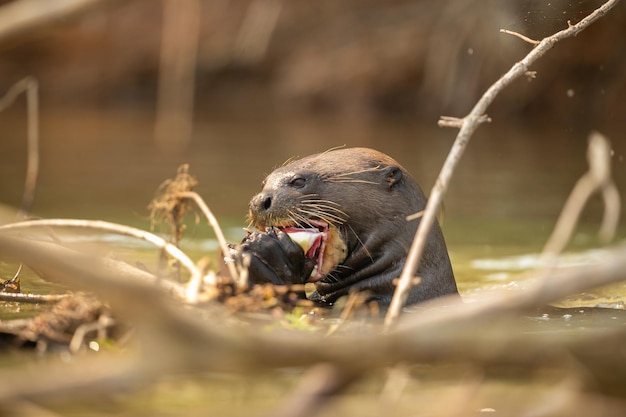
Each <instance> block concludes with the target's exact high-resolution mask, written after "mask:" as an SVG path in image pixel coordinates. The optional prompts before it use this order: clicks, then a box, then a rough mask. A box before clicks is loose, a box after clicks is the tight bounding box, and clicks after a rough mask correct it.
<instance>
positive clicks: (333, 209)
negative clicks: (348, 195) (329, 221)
mask: <svg viewBox="0 0 626 417" xmlns="http://www.w3.org/2000/svg"><path fill="white" fill-rule="evenodd" d="M302 205H303V206H305V207H316V208H319V209H322V210H328V212H330V213H337V214H338V215H339V214H340V215H342V216H344V217H345V218H346V219H347V218H348V217H350V216H348V214H347V213H346V212H344V211H343V210H341V209H340V208H338V207H333V206H329V205H328V204H324V203H305V202H303V204H302Z"/></svg>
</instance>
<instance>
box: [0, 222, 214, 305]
mask: <svg viewBox="0 0 626 417" xmlns="http://www.w3.org/2000/svg"><path fill="white" fill-rule="evenodd" d="M38 227H78V228H85V229H95V230H105V231H108V232H112V233H117V234H121V235H126V236H131V237H135V238H138V239H142V240H145V241H147V242H150V243H152V244H153V245H155V246H156V247H158V248H160V249H162V250H164V251H165V252H167V253H168V254H169V255H170V256H172V257H173V258H174V259H176V260H178V261H179V262H180V263H181V264H182V265H183V266H184V267H185V268H187V270H188V271H189V273H190V274H191V279H190V282H196V281H202V272H201V271H200V270H199V269H198V268H197V267H196V265H195V264H194V263H193V261H192V260H191V259H189V257H188V256H187V255H186V254H185V253H184V252H182V251H181V250H180V249H178V248H177V247H176V246H174V245H172V244H170V243H167V242H166V241H165V240H164V239H162V238H161V237H159V236H157V235H155V234H152V233H150V232H146V231H144V230H141V229H136V228H134V227H130V226H124V225H121V224H115V223H109V222H105V221H101V220H80V219H44V220H29V221H24V222H19V223H11V224H6V225H3V226H0V231H17V230H27V229H32V228H38ZM177 292H178V293H179V294H178V295H182V294H181V293H180V291H177ZM184 298H186V299H187V301H195V298H191V299H190V298H188V297H187V296H185V297H184Z"/></svg>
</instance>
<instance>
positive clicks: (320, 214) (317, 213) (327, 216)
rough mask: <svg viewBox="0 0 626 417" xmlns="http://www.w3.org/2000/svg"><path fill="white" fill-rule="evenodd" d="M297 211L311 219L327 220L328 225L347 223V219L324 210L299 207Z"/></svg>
mask: <svg viewBox="0 0 626 417" xmlns="http://www.w3.org/2000/svg"><path fill="white" fill-rule="evenodd" d="M297 210H298V211H299V212H300V213H302V214H306V215H308V216H309V217H311V218H314V217H317V218H319V219H322V220H325V221H326V222H327V223H329V224H332V225H334V223H339V224H342V223H344V222H345V219H343V218H341V217H339V216H337V215H335V214H332V213H327V212H325V211H322V210H317V209H316V208H315V207H308V208H304V207H298V209H297Z"/></svg>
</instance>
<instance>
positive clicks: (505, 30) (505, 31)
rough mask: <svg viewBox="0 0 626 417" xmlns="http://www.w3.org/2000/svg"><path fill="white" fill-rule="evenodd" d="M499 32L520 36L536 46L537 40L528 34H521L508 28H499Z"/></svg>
mask: <svg viewBox="0 0 626 417" xmlns="http://www.w3.org/2000/svg"><path fill="white" fill-rule="evenodd" d="M500 33H506V34H507V35H513V36H515V37H518V38H520V39H521V40H523V41H524V42H528V43H529V44H531V45H533V46H537V45H539V41H536V40H534V39H531V38H529V37H528V36H525V35H522V34H521V33H518V32H514V31H512V30H508V29H500Z"/></svg>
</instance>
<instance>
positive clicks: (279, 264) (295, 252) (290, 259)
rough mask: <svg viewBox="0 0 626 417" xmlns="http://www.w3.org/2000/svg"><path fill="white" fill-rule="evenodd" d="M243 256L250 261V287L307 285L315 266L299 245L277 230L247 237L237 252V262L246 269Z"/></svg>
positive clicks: (254, 233)
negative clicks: (260, 285) (257, 285)
mask: <svg viewBox="0 0 626 417" xmlns="http://www.w3.org/2000/svg"><path fill="white" fill-rule="evenodd" d="M244 256H248V257H249V258H250V264H249V265H248V282H250V283H251V284H261V283H266V282H270V283H272V284H276V285H285V284H304V283H305V282H307V280H308V278H309V276H310V275H311V272H312V271H313V267H314V265H315V262H314V261H313V260H311V259H308V258H307V257H306V256H305V255H304V251H303V250H302V248H301V247H300V246H299V245H298V244H297V243H295V242H294V241H292V240H291V239H290V238H289V236H288V235H287V234H286V233H284V232H282V231H279V230H278V229H276V228H268V229H267V231H266V232H265V233H264V232H251V233H250V234H249V235H248V236H246V237H245V238H244V239H243V241H242V242H241V244H240V245H239V247H238V248H237V253H236V255H235V261H236V262H238V263H239V264H240V265H243V259H244Z"/></svg>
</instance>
